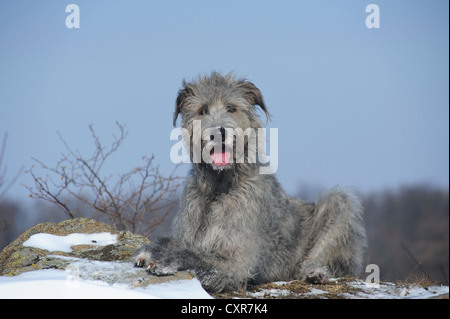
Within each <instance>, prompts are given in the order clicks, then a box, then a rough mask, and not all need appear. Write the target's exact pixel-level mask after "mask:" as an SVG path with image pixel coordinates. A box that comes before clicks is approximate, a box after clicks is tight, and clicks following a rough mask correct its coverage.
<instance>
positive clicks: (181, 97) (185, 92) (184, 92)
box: [173, 80, 193, 126]
mask: <svg viewBox="0 0 450 319" xmlns="http://www.w3.org/2000/svg"><path fill="white" fill-rule="evenodd" d="M191 95H193V93H192V89H191V88H190V87H189V85H188V84H187V83H186V81H184V80H183V89H181V90H179V91H178V96H177V100H176V102H175V113H173V126H176V125H177V118H178V114H180V113H181V109H182V108H183V107H184V105H185V103H186V98H187V97H188V96H191Z"/></svg>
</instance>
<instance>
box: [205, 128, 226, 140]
mask: <svg viewBox="0 0 450 319" xmlns="http://www.w3.org/2000/svg"><path fill="white" fill-rule="evenodd" d="M217 129H218V130H219V132H220V135H221V136H222V142H225V132H226V130H225V128H224V127H217ZM209 139H210V140H211V141H213V140H214V134H211V135H210V136H209Z"/></svg>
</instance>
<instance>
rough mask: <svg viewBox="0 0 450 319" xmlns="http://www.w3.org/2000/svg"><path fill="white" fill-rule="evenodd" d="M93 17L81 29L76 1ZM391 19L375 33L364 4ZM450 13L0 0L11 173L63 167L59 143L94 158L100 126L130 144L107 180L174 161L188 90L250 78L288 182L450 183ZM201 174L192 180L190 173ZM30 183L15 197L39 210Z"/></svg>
mask: <svg viewBox="0 0 450 319" xmlns="http://www.w3.org/2000/svg"><path fill="white" fill-rule="evenodd" d="M70 3H75V4H77V5H78V6H79V8H80V14H81V15H80V18H81V19H80V24H81V28H80V29H67V28H66V26H65V20H66V16H67V15H68V13H66V12H65V7H66V5H68V4H70ZM370 3H375V4H377V5H378V6H379V8H380V23H381V28H380V29H368V28H366V26H365V19H366V16H367V15H368V14H367V13H366V12H365V7H366V6H367V5H368V4H370ZM448 6H449V3H448V1H446V0H432V1H430V0H427V1H425V0H421V1H411V0H407V1H406V0H396V1H375V0H373V1H372V0H371V1H356V0H355V1H348V0H346V1H313V0H311V1H261V0H259V1H256V0H253V1H248V0H246V1H245V0H244V1H237V0H233V1H112V0H108V1H81V0H72V1H60V0H58V1H57V0H52V1H50V0H48V1H21V0H15V1H5V0H1V1H0V134H1V135H3V133H4V132H8V134H9V139H8V146H7V150H6V156H5V164H6V166H7V168H8V172H9V176H10V177H12V176H13V175H14V173H15V172H16V171H17V170H18V169H19V167H20V166H21V165H24V167H25V168H29V167H30V166H31V165H32V164H33V162H32V161H31V157H36V158H38V159H40V160H42V161H43V162H44V163H46V164H49V165H50V166H51V165H54V164H55V163H56V161H57V160H58V159H59V157H60V153H61V152H62V151H64V146H63V145H62V143H61V142H60V141H59V140H58V136H57V131H59V132H60V133H61V134H62V135H63V136H64V137H65V139H66V140H67V142H68V143H69V144H70V145H71V146H72V147H73V148H74V149H78V150H80V151H81V152H82V153H83V154H86V155H89V154H91V152H92V150H93V143H92V142H91V139H90V136H89V130H88V125H89V124H93V125H94V128H95V129H96V130H97V133H98V135H99V136H100V137H101V138H102V140H104V141H105V143H108V142H110V141H111V136H112V133H113V132H114V128H115V124H114V123H115V121H119V122H121V123H125V124H126V125H127V128H128V131H129V136H128V138H127V140H126V142H125V144H124V145H123V146H122V148H120V149H119V152H118V153H117V154H116V155H115V157H114V158H112V160H113V161H112V162H111V165H110V166H108V167H107V170H108V172H110V173H112V174H114V173H120V172H125V171H128V170H129V169H131V168H132V167H135V166H137V165H140V164H141V158H142V156H143V155H150V154H151V153H154V154H155V158H156V161H157V162H158V163H159V165H160V168H161V170H162V171H163V172H169V171H170V170H171V169H172V168H173V165H174V164H172V163H171V161H170V158H169V152H170V148H171V147H172V146H173V144H174V143H175V142H174V141H170V139H169V135H170V131H171V129H172V125H171V123H172V114H173V110H174V101H175V98H176V93H177V91H178V89H179V88H180V85H181V80H182V79H183V78H186V79H192V78H194V77H195V76H196V75H197V74H199V73H204V72H210V71H211V70H217V71H221V72H224V73H227V72H229V71H232V70H233V71H235V73H236V74H237V75H240V76H244V77H247V78H248V79H249V80H251V81H253V82H254V83H255V84H256V85H257V86H258V87H259V88H260V89H261V91H262V93H263V95H264V97H265V100H266V104H267V107H268V109H269V111H270V112H271V114H272V115H273V120H272V121H271V122H269V123H268V127H274V128H278V135H279V156H278V164H279V168H278V173H277V175H278V177H279V179H280V181H281V183H282V184H283V185H284V187H285V189H286V190H287V191H288V193H290V194H295V192H296V191H297V189H298V186H299V185H300V183H306V184H312V185H320V186H321V187H324V188H327V187H331V186H333V185H336V184H339V185H346V186H354V187H356V188H357V189H360V190H361V191H362V192H367V191H372V190H379V189H382V188H385V187H390V188H395V187H398V186H399V185H405V184H410V183H429V184H433V185H438V186H440V187H444V188H448V183H449V106H448V105H449V92H448V86H449V62H448V61H449V42H448V36H449V17H448V12H449V8H448ZM186 169H187V164H185V166H184V167H183V168H182V169H181V170H180V174H181V175H184V174H185V173H186ZM21 183H24V184H30V183H31V180H30V177H29V176H27V175H22V176H21V177H20V178H19V180H18V182H17V183H16V185H15V186H14V187H13V188H12V189H11V190H10V192H9V193H8V194H9V195H11V196H14V197H16V198H23V199H25V198H26V195H27V192H26V190H24V189H23V187H21V186H20V184H21Z"/></svg>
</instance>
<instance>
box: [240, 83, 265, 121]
mask: <svg viewBox="0 0 450 319" xmlns="http://www.w3.org/2000/svg"><path fill="white" fill-rule="evenodd" d="M240 87H241V88H242V89H243V91H244V97H245V99H246V100H247V101H248V102H249V103H250V104H251V105H259V107H261V109H262V110H263V111H264V114H266V117H267V119H268V120H270V113H269V111H267V107H266V104H265V103H264V99H263V96H262V93H261V91H260V90H259V89H258V88H257V87H256V85H254V84H253V83H252V82H250V81H242V82H241V83H240Z"/></svg>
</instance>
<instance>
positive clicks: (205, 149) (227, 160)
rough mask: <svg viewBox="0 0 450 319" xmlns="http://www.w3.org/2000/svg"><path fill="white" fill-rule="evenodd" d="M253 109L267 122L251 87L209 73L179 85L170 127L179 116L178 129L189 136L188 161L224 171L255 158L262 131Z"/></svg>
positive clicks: (262, 105)
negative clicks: (180, 120)
mask: <svg viewBox="0 0 450 319" xmlns="http://www.w3.org/2000/svg"><path fill="white" fill-rule="evenodd" d="M257 106H259V107H260V108H261V109H262V110H263V112H264V113H265V115H266V117H267V119H269V118H270V114H269V112H268V111H267V108H266V105H265V103H264V99H263V96H262V94H261V91H260V90H259V89H258V88H257V87H256V86H255V85H254V84H253V83H251V82H249V81H247V80H245V79H239V78H236V77H234V76H233V75H232V74H231V73H230V74H227V75H225V76H223V75H220V74H219V73H216V72H213V73H211V75H209V76H203V77H199V78H198V79H197V80H196V81H193V82H186V81H183V88H182V89H181V90H180V91H179V92H178V97H177V100H176V105H175V113H174V116H173V125H174V126H175V125H176V121H177V118H178V116H179V115H181V119H182V122H181V125H182V127H183V128H185V129H187V131H188V132H189V134H190V139H189V140H190V141H189V144H190V145H188V146H189V149H190V154H191V161H193V162H194V163H206V164H211V166H212V167H213V168H214V169H218V170H222V169H228V168H230V167H232V165H233V164H234V163H236V164H239V163H244V162H245V163H247V162H252V160H253V158H252V157H253V156H255V152H256V147H257V146H256V134H257V129H258V128H261V127H262V123H261V119H260V117H259V116H258V113H257ZM186 143H187V141H186ZM196 150H197V154H196ZM200 151H201V158H199V156H200V154H198V152H200ZM253 163H254V162H253Z"/></svg>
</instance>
